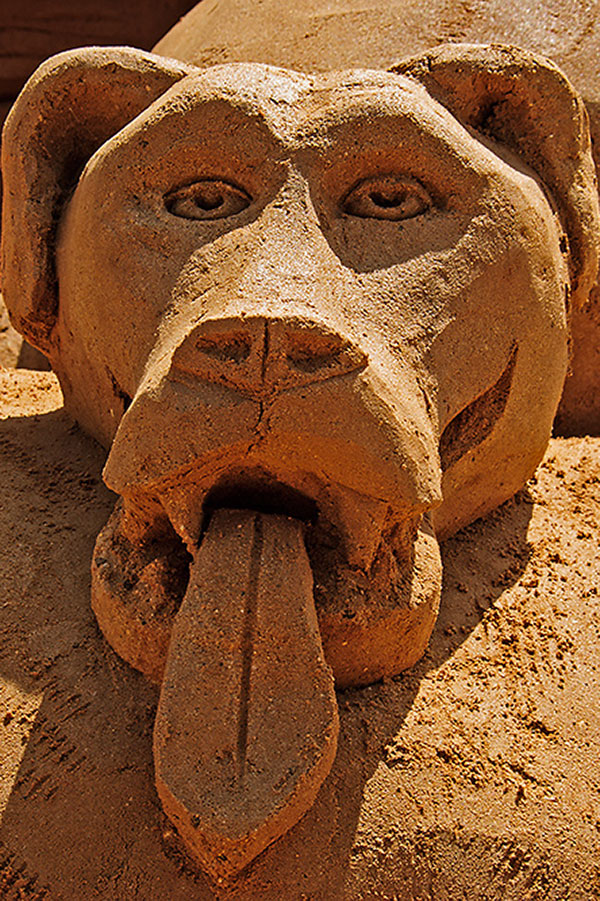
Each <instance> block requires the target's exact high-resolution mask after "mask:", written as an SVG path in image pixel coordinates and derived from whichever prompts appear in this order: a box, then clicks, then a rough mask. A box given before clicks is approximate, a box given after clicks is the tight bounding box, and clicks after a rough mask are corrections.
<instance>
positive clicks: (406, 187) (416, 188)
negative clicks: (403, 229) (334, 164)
mask: <svg viewBox="0 0 600 901" xmlns="http://www.w3.org/2000/svg"><path fill="white" fill-rule="evenodd" d="M431 204H432V201H431V197H430V196H429V194H428V193H427V191H426V190H425V188H424V187H423V185H422V184H421V183H420V182H418V181H417V180H416V179H414V178H410V177H408V176H397V175H384V176H375V177H374V178H366V179H365V180H364V181H361V182H359V183H358V184H357V185H355V186H354V187H353V188H352V189H351V191H350V192H349V193H348V194H347V195H346V197H345V199H344V201H343V203H342V209H343V211H344V212H345V213H348V215H349V216H360V217H361V218H362V219H390V220H392V221H396V222H397V221H399V220H401V219H412V218H413V217H414V216H420V215H421V214H422V213H425V212H426V211H427V210H428V209H429V208H430V207H431Z"/></svg>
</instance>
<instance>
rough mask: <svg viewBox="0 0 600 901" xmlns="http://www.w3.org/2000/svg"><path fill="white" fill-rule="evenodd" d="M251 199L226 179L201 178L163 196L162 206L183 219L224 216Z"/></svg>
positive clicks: (229, 214)
mask: <svg viewBox="0 0 600 901" xmlns="http://www.w3.org/2000/svg"><path fill="white" fill-rule="evenodd" d="M250 203H252V198H251V197H250V195H249V194H247V193H246V192H245V191H244V190H242V188H238V187H237V186H236V185H233V184H231V182H228V181H221V180H220V179H216V178H204V179H202V180H201V181H195V182H193V183H192V184H190V185H184V187H182V188H176V190H174V191H170V192H169V193H168V194H166V195H165V206H166V208H167V209H168V211H169V212H170V213H172V214H173V215H174V216H181V217H182V218H183V219H226V218H227V217H228V216H235V215H237V214H238V213H241V212H242V210H245V209H246V207H247V206H249V204H250Z"/></svg>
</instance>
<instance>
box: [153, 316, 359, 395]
mask: <svg viewBox="0 0 600 901" xmlns="http://www.w3.org/2000/svg"><path fill="white" fill-rule="evenodd" d="M366 365H367V356H366V354H365V353H363V351H362V350H360V348H358V347H356V345H355V344H353V343H352V342H351V341H349V340H348V339H346V338H343V337H342V336H341V335H339V334H338V332H337V331H335V330H334V329H331V328H329V327H328V326H325V325H323V324H321V323H317V322H313V321H311V320H306V319H291V320H285V319H271V318H267V317H262V316H261V317H258V316H257V317H244V318H242V317H235V318H234V317H232V318H228V319H211V320H206V321H204V322H202V323H200V324H199V325H197V326H196V327H195V328H194V329H193V331H192V332H191V333H190V334H189V335H188V336H187V337H186V338H185V340H184V341H183V342H182V344H180V346H179V347H178V348H177V350H176V351H175V354H174V355H173V361H172V364H171V372H172V375H173V376H174V377H177V374H178V373H180V374H181V373H183V374H184V375H186V376H190V375H192V376H194V377H196V378H198V379H202V380H204V381H208V382H215V383H216V384H219V385H227V386H228V387H229V388H233V389H234V390H236V391H239V392H241V393H243V394H252V395H257V396H264V395H268V394H274V393H278V392H281V391H287V390H290V389H292V388H299V387H303V386H306V385H310V384H311V383H313V382H321V381H324V380H325V379H332V378H337V377H339V376H342V375H347V374H348V373H351V372H356V371H360V370H362V369H364V368H365V366H366Z"/></svg>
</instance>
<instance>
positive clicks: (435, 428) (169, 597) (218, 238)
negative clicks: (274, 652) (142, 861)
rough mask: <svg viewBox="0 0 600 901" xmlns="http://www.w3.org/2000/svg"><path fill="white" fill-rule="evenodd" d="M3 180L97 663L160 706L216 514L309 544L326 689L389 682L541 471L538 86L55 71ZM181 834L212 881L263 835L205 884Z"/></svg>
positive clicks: (552, 265)
mask: <svg viewBox="0 0 600 901" xmlns="http://www.w3.org/2000/svg"><path fill="white" fill-rule="evenodd" d="M542 104H543V115H541V112H540V111H541V107H542ZM548 123H551V126H552V130H551V131H549V129H548ZM3 166H4V169H3V173H4V184H5V206H4V214H3V235H2V238H3V290H4V295H5V299H6V302H7V305H8V307H9V310H10V311H11V314H12V316H13V319H14V321H15V323H16V325H17V327H18V328H20V330H21V331H22V332H23V334H24V335H25V336H26V337H27V338H28V339H29V340H30V341H31V342H32V343H33V344H35V345H37V346H38V347H40V348H41V349H42V350H43V351H44V352H45V353H46V354H47V355H48V356H49V358H50V360H51V362H52V366H53V368H54V369H55V371H56V372H57V374H58V376H59V379H60V381H61V385H62V387H63V391H64V395H65V402H66V405H67V407H68V408H69V409H70V410H71V411H72V413H73V414H74V415H75V417H76V418H77V419H78V420H79V421H80V422H81V423H82V425H83V426H84V427H85V428H86V429H88V430H89V431H90V432H91V433H92V434H93V435H95V436H96V437H97V438H98V439H99V440H100V441H102V442H103V443H104V444H105V445H106V447H107V448H109V455H108V461H107V465H106V469H105V480H106V482H107V484H108V485H109V487H111V488H112V489H113V490H114V491H116V492H117V493H118V494H119V495H120V498H121V499H120V501H119V503H118V505H117V507H116V509H115V513H114V514H113V517H112V518H111V520H110V521H109V523H108V525H107V527H106V528H105V530H104V531H103V533H102V534H101V536H100V537H99V540H98V544H97V548H96V552H95V561H94V565H93V580H94V581H93V604H94V609H95V611H96V615H97V617H98V620H99V622H100V624H101V626H102V629H103V631H104V633H105V635H106V636H107V638H108V639H109V641H110V642H111V643H112V645H113V646H114V647H115V649H116V650H117V651H118V652H119V653H120V654H121V655H122V656H123V657H124V658H125V659H126V660H128V661H129V662H130V663H132V664H133V665H134V666H137V667H138V668H139V669H141V670H142V671H143V672H144V673H145V674H146V675H147V676H149V677H150V678H152V679H155V680H156V681H158V682H161V680H162V679H163V672H164V667H165V661H166V660H167V658H169V659H171V658H172V659H175V657H176V656H177V653H178V652H177V648H175V649H174V648H173V642H175V644H177V645H178V646H179V645H180V644H181V642H185V640H186V639H185V635H183V633H181V634H179V633H177V634H178V637H177V641H175V639H173V641H171V636H172V629H173V623H174V621H175V620H176V619H177V616H178V615H179V614H178V610H179V608H180V604H181V601H182V597H183V596H184V595H185V596H186V598H187V596H188V594H189V592H190V590H191V589H190V584H191V583H190V581H189V580H190V579H191V582H193V581H194V578H195V577H194V576H193V575H192V576H191V577H190V575H189V573H190V561H194V560H195V558H196V555H197V549H198V546H199V544H200V542H201V539H202V536H203V534H204V533H205V531H206V529H207V527H208V524H209V523H210V520H211V516H212V515H213V512H214V511H215V510H220V509H221V508H227V507H234V508H238V509H244V510H248V509H250V510H256V511H259V512H260V513H261V514H265V515H267V516H281V515H285V516H291V517H293V518H294V519H296V520H300V521H303V522H305V523H306V533H307V534H306V542H307V548H308V554H309V558H310V563H311V566H312V571H313V575H314V583H315V602H316V614H317V618H318V623H319V628H320V637H321V641H322V649H323V654H324V659H325V660H326V661H327V664H328V665H329V666H330V667H331V668H332V670H333V675H334V677H335V680H336V684H337V685H338V687H340V686H341V687H343V686H348V685H360V684H366V683H368V682H370V681H373V680H375V679H378V678H380V677H381V676H383V675H386V674H391V673H397V672H399V671H400V670H402V669H404V668H405V667H407V666H410V665H411V664H412V663H414V662H415V661H416V660H417V659H418V658H419V656H420V655H421V654H422V653H423V650H424V648H425V646H426V643H427V640H428V638H429V635H430V633H431V629H432V628H433V624H434V621H435V616H436V612H437V606H438V602H439V593H440V584H441V564H440V558H439V552H438V545H437V540H438V539H439V537H440V536H444V535H447V534H450V533H451V532H452V531H454V530H455V529H456V528H458V527H460V526H461V525H463V524H465V523H468V522H470V521H472V520H473V519H474V518H476V517H477V516H479V515H481V514H483V513H484V512H486V511H487V510H489V509H492V508H493V507H494V506H496V505H497V504H499V503H501V502H502V501H504V500H505V499H507V498H508V497H510V496H511V495H512V494H513V493H514V492H515V491H516V490H517V489H518V488H519V487H520V486H521V485H522V484H523V483H524V481H525V480H526V479H527V478H528V477H529V475H530V474H531V473H532V472H533V470H534V468H535V466H536V465H537V463H538V462H539V460H540V458H541V456H542V454H543V451H544V449H545V446H546V443H547V440H548V438H549V435H550V429H551V424H552V420H553V417H554V413H555V411H556V407H557V404H558V400H559V397H560V393H561V389H562V384H563V381H564V377H565V373H566V368H567V359H568V336H569V324H568V311H569V304H570V303H571V299H572V297H573V295H574V294H580V295H582V296H583V295H585V294H586V293H587V291H588V290H589V287H590V285H591V284H592V281H593V278H594V276H595V269H596V257H597V247H596V238H595V235H596V231H597V221H598V212H597V196H596V191H595V184H594V175H593V164H592V161H591V157H590V151H589V135H588V130H587V120H586V114H585V111H584V109H583V107H582V104H581V101H580V100H579V98H578V97H577V95H576V94H575V93H574V91H573V90H572V88H571V87H570V85H569V84H568V82H567V81H566V79H565V78H564V76H562V74H561V73H560V72H559V70H557V69H556V68H555V67H554V66H553V65H552V64H550V63H548V62H546V61H544V60H541V59H539V58H535V57H533V56H531V55H529V54H525V53H521V52H518V51H515V50H514V49H510V50H509V49H503V48H485V47H461V46H460V45H456V46H453V47H446V48H439V49H438V50H437V51H435V52H432V53H430V54H428V55H427V56H426V57H423V58H419V59H414V60H409V61H407V62H406V63H404V64H402V65H400V66H398V67H396V69H395V70H394V71H389V72H384V71H368V70H364V71H361V70H356V71H348V72H332V73H327V74H323V75H315V76H311V75H305V74H299V73H295V72H290V71H286V70H283V69H276V68H273V67H269V66H264V65H258V64H239V65H233V64H232V65H224V66H217V67H214V68H210V69H207V70H199V69H193V68H190V67H187V66H185V65H183V64H180V63H176V62H174V61H170V60H165V59H163V58H161V57H157V56H152V55H151V54H145V53H142V52H139V51H133V50H127V49H124V48H117V49H102V50H98V49H89V50H83V51H73V52H69V53H66V54H62V55H60V56H59V57H56V58H54V59H53V60H50V61H49V62H48V63H46V64H44V66H42V67H41V69H40V70H38V72H37V73H36V75H34V76H33V78H32V79H31V81H30V82H29V84H28V85H27V86H26V88H25V89H24V91H23V93H22V95H21V97H20V98H19V100H18V101H17V103H16V105H15V108H14V109H13V111H12V113H11V114H10V116H9V119H8V121H7V125H6V130H5V135H4V143H3ZM192 571H193V563H192ZM203 572H205V570H203ZM186 592H187V593H186ZM180 631H181V630H180ZM167 674H168V678H167V677H165V678H167V681H168V682H169V685H170V686H171V687H172V686H173V684H174V683H175V682H177V679H179V678H180V677H181V672H180V670H178V669H177V665H176V664H175V663H173V665H172V667H171V669H169V666H168V667H167ZM167 694H168V692H167ZM161 703H162V702H161ZM164 704H165V705H167V701H164ZM246 729H247V723H246ZM333 731H335V730H333ZM333 731H332V730H330V732H329V733H328V736H329V737H328V738H327V742H329V746H330V747H331V746H332V744H331V743H332V741H333V740H332V738H331V736H332V734H333ZM161 735H162V738H161V737H160V736H159V739H158V745H160V747H161V749H162V750H161V752H160V753H161V754H162V755H163V757H164V755H165V754H166V753H167V752H166V751H165V747H166V745H168V740H167V739H166V738H165V737H164V734H163V733H161ZM323 741H324V742H325V739H323ZM161 742H162V744H161ZM157 753H158V752H157ZM159 756H160V754H159ZM325 756H327V755H325ZM330 758H331V752H330V751H328V756H327V759H328V760H329V764H330ZM161 766H162V764H161ZM326 770H327V767H326V766H325V767H323V766H321V768H320V769H319V773H318V776H315V778H314V780H313V782H314V785H313V788H311V789H310V791H309V790H306V791H305V793H304V795H303V798H304V800H303V801H302V803H299V804H297V803H296V801H294V805H295V806H294V805H292V807H293V810H294V813H293V815H291V820H292V821H293V820H294V817H295V818H296V819H297V817H298V816H299V815H301V813H302V812H303V810H304V809H306V807H307V806H308V805H309V803H310V802H311V800H312V798H313V797H314V792H315V791H316V787H318V784H319V780H322V778H323V774H324V773H325V772H326ZM157 778H158V779H159V783H160V777H157ZM166 781H168V780H167V779H166V777H165V778H164V779H163V783H164V782H166ZM159 788H160V784H159ZM162 788H163V793H162V795H161V796H162V797H163V800H164V796H165V790H164V784H163V785H162ZM313 789H314V790H313ZM168 791H169V792H171V795H170V797H171V796H172V795H173V794H177V791H176V789H174V788H173V785H172V784H170V787H169V789H168ZM290 791H292V790H291V789H290ZM293 791H295V792H296V795H295V796H294V797H296V800H297V795H298V792H297V786H296V788H294V790H293ZM311 792H312V794H311ZM292 794H293V792H292ZM301 794H302V793H301ZM165 803H166V802H165ZM190 803H191V802H189V800H188V801H186V802H185V803H183V802H182V804H183V807H181V805H180V808H178V810H177V811H176V812H175V813H173V817H174V818H175V819H176V821H177V822H178V826H179V828H180V831H181V832H182V834H184V836H186V840H187V841H188V845H189V846H190V847H193V848H194V849H195V850H196V851H197V853H198V856H199V857H200V858H201V859H202V860H203V862H204V864H205V865H206V866H207V867H208V868H209V869H211V868H212V869H213V870H214V872H220V870H219V867H223V866H224V868H225V870H227V868H231V867H233V868H235V867H239V866H241V865H242V864H243V863H244V862H245V861H246V860H247V859H249V858H250V857H252V856H254V854H256V853H258V850H260V849H261V848H262V847H264V845H265V844H266V843H268V841H271V840H272V839H273V837H274V836H276V835H277V834H280V833H281V831H283V830H284V829H285V828H288V827H289V822H288V821H287V820H286V821H285V824H284V825H283V826H282V825H281V823H279V825H277V826H276V827H273V828H272V829H270V830H269V829H267V830H263V832H261V833H260V838H257V839H256V841H253V842H250V843H249V842H248V840H247V835H246V838H244V839H243V841H241V840H240V841H238V842H237V845H236V848H237V850H235V851H232V850H231V848H232V847H233V845H231V846H229V845H228V846H227V849H226V850H225V851H223V846H222V844H221V845H219V847H220V848H221V852H220V853H221V857H223V856H224V857H225V858H226V859H227V862H226V864H223V862H222V861H221V863H218V862H217V863H215V862H214V861H215V860H216V858H217V857H218V855H216V854H213V856H212V857H210V855H208V856H207V854H206V853H205V851H203V850H202V848H204V847H205V843H206V835H207V834H208V833H207V829H206V828H204V832H203V839H202V842H204V844H202V842H200V841H199V840H198V841H196V839H195V838H194V836H196V834H197V831H198V828H199V827H198V814H193V813H190V811H189V807H190ZM186 805H187V807H186ZM183 808H185V810H183ZM182 810H183V812H182ZM194 817H196V819H194ZM265 819H268V817H263V820H265ZM289 819H290V818H289V817H288V820H289ZM278 822H279V821H278ZM281 822H283V820H282V821H281ZM204 827H205V824H204ZM249 831H251V830H249ZM249 831H248V830H247V833H248V834H249ZM208 832H210V830H208ZM258 832H260V830H259V828H258V827H256V829H255V834H258ZM211 840H212V839H211ZM244 842H245V844H244ZM217 845H218V842H217ZM242 846H243V849H245V850H242V851H240V847H242ZM249 849H250V850H249ZM209 858H210V860H209ZM211 860H212V861H213V862H212V863H210V861H211ZM207 861H208V862H207Z"/></svg>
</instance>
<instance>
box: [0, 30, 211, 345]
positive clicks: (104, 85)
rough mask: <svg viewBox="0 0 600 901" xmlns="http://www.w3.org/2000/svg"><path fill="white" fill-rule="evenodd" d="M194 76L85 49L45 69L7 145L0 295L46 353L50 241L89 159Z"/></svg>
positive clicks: (124, 52) (13, 121) (115, 51)
mask: <svg viewBox="0 0 600 901" xmlns="http://www.w3.org/2000/svg"><path fill="white" fill-rule="evenodd" d="M192 71H194V70H193V69H192V68H190V67H187V66H185V65H184V64H183V63H178V62H176V61H174V60H168V59H165V58H163V57H160V56H155V55H154V54H151V53H144V52H142V51H141V50H134V49H131V48H129V47H103V48H100V47H86V48H83V49H81V50H70V51H68V52H66V53H60V54H58V55H57V56H54V57H52V58H51V59H49V60H47V61H46V62H45V63H43V64H42V65H41V66H40V67H39V69H37V71H36V72H35V73H34V74H33V75H32V76H31V78H30V79H29V81H28V82H27V84H26V85H25V87H24V88H23V90H22V92H21V94H20V95H19V97H18V98H17V101H16V103H15V105H14V106H13V108H12V110H11V112H10V114H9V116H8V118H7V120H6V124H5V127H4V132H3V140H2V178H3V182H4V202H3V213H2V291H3V295H4V300H5V302H6V305H7V307H8V310H9V313H10V315H11V319H12V321H13V324H14V326H15V328H17V329H18V330H19V331H20V332H21V333H22V334H23V335H24V336H25V337H26V338H27V340H28V341H30V342H31V343H32V344H34V345H35V346H36V347H38V348H39V349H40V350H42V351H45V352H48V351H50V350H51V349H52V338H51V332H52V327H53V325H54V323H55V321H56V314H57V309H58V290H57V285H56V277H55V267H54V241H55V234H56V230H57V226H58V221H59V218H60V213H61V207H62V205H63V203H64V201H65V198H67V197H68V196H69V193H70V191H71V189H72V188H73V187H74V185H75V184H76V182H77V179H78V178H79V175H80V174H81V171H82V169H83V167H84V165H85V163H86V161H87V160H88V159H89V158H90V156H91V155H92V154H93V153H94V151H95V150H97V148H98V147H100V146H101V145H102V144H103V143H104V142H105V141H106V140H107V139H108V138H109V137H111V136H112V135H113V134H116V132H118V131H119V130H120V129H121V128H123V126H124V125H126V124H127V122H129V121H130V120H131V119H133V118H135V116H137V115H138V113H140V112H141V111H142V110H144V109H145V108H146V107H147V106H149V105H150V104H151V103H152V102H153V101H154V100H156V98H157V97H159V96H160V95H161V94H162V93H164V91H166V90H167V89H168V88H169V87H171V85H172V84H174V83H175V82H176V81H178V80H179V79H181V78H183V77H184V76H185V75H188V74H189V73H190V72H192Z"/></svg>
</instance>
